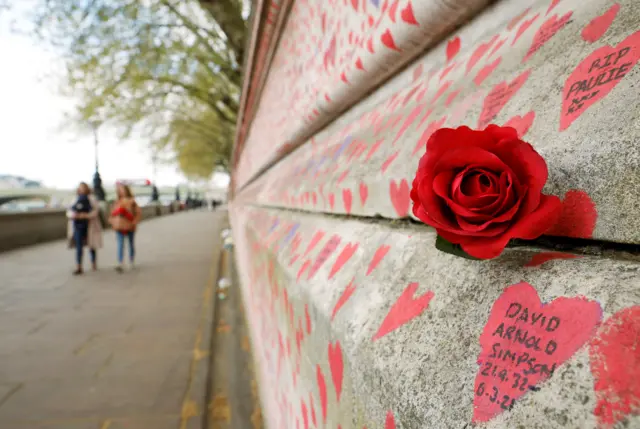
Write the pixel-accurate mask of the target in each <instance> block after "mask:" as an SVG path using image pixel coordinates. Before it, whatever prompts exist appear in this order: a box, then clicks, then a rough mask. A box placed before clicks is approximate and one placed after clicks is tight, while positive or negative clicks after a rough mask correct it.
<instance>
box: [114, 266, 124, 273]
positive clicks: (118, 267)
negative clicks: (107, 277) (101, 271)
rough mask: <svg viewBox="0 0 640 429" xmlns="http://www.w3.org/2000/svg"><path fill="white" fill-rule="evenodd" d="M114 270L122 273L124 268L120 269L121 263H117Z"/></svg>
mask: <svg viewBox="0 0 640 429" xmlns="http://www.w3.org/2000/svg"><path fill="white" fill-rule="evenodd" d="M116 271H117V272H119V273H121V274H122V273H123V272H124V270H123V269H122V265H118V266H117V267H116Z"/></svg>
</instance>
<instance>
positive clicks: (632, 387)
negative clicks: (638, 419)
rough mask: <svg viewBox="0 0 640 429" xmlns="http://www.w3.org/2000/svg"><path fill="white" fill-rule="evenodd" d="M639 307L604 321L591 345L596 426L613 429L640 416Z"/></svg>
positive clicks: (627, 309) (590, 354)
mask: <svg viewBox="0 0 640 429" xmlns="http://www.w3.org/2000/svg"><path fill="white" fill-rule="evenodd" d="M638 338H640V306H638V305H636V306H633V307H628V308H625V309H624V310H621V311H619V312H617V313H615V314H614V315H613V316H611V317H610V318H609V319H607V320H606V321H605V322H604V323H603V325H602V327H601V328H600V330H599V331H598V334H597V335H596V337H595V338H594V339H593V341H592V342H591V347H590V349H589V357H590V361H591V373H592V374H593V378H594V383H593V390H594V391H595V394H596V399H597V401H598V402H597V403H596V406H595V409H594V410H593V414H594V415H595V416H596V418H597V419H598V423H599V425H598V427H600V428H603V429H612V428H613V427H614V426H615V425H616V424H617V423H619V422H621V421H623V420H624V418H625V417H626V416H628V415H640V341H638Z"/></svg>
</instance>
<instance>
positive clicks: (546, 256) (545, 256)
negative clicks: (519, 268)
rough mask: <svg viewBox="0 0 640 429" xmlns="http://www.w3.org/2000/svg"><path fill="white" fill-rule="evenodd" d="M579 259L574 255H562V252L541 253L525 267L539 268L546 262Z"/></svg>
mask: <svg viewBox="0 0 640 429" xmlns="http://www.w3.org/2000/svg"><path fill="white" fill-rule="evenodd" d="M575 258H578V255H573V254H571V253H562V252H540V253H536V254H535V255H533V256H532V257H531V259H530V260H529V262H527V263H526V264H524V266H525V267H539V266H540V265H542V264H544V263H545V262H548V261H552V260H555V259H575Z"/></svg>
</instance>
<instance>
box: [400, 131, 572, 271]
mask: <svg viewBox="0 0 640 429" xmlns="http://www.w3.org/2000/svg"><path fill="white" fill-rule="evenodd" d="M546 181H547V164H546V162H545V161H544V159H543V158H542V157H541V156H540V155H539V154H538V153H537V152H536V151H535V150H534V149H533V147H532V146H531V145H530V144H529V143H525V142H523V141H522V140H520V139H519V138H518V134H517V133H516V130H515V129H513V128H511V127H498V126H497V125H489V126H488V127H487V128H486V129H485V130H484V131H474V130H471V129H470V128H469V127H459V128H456V129H451V128H442V129H439V130H438V131H436V132H435V133H433V134H432V135H431V137H430V138H429V140H428V141H427V151H426V153H425V154H424V155H423V156H422V158H421V159H420V164H419V166H418V171H417V172H416V177H415V179H413V185H412V189H411V200H412V201H413V214H414V215H415V216H416V217H417V218H419V219H420V220H421V221H423V222H424V223H426V224H428V225H431V226H433V227H434V228H435V229H436V230H437V232H438V235H440V236H441V237H442V238H444V239H445V240H447V241H449V242H451V243H454V244H460V245H461V247H462V249H463V250H464V251H465V252H466V253H468V254H469V255H471V256H473V257H476V258H481V259H489V258H494V257H496V256H498V255H500V253H502V250H503V249H504V248H505V246H506V245H507V243H508V242H509V240H510V239H512V238H523V239H534V238H537V237H539V236H540V235H542V234H543V233H544V232H545V231H547V230H548V229H549V228H550V227H551V226H553V225H554V223H556V221H557V220H558V217H559V215H560V211H561V202H560V199H559V198H558V197H556V196H550V195H544V194H542V188H543V187H544V184H545V182H546Z"/></svg>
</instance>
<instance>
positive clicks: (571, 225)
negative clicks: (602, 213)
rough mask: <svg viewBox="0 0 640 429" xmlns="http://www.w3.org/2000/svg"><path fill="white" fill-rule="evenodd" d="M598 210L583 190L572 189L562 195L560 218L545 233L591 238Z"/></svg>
mask: <svg viewBox="0 0 640 429" xmlns="http://www.w3.org/2000/svg"><path fill="white" fill-rule="evenodd" d="M597 219H598V211H597V210H596V205H595V203H594V202H593V200H591V197H589V194H587V193H586V192H585V191H582V190H578V189H572V190H570V191H568V192H567V193H566V194H565V195H564V199H563V200H562V213H561V214H560V219H559V220H558V223H556V224H555V225H554V226H553V227H552V228H551V229H549V230H548V231H547V232H545V235H556V236H563V237H574V238H591V237H593V230H594V229H595V227H596V221H597Z"/></svg>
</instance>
